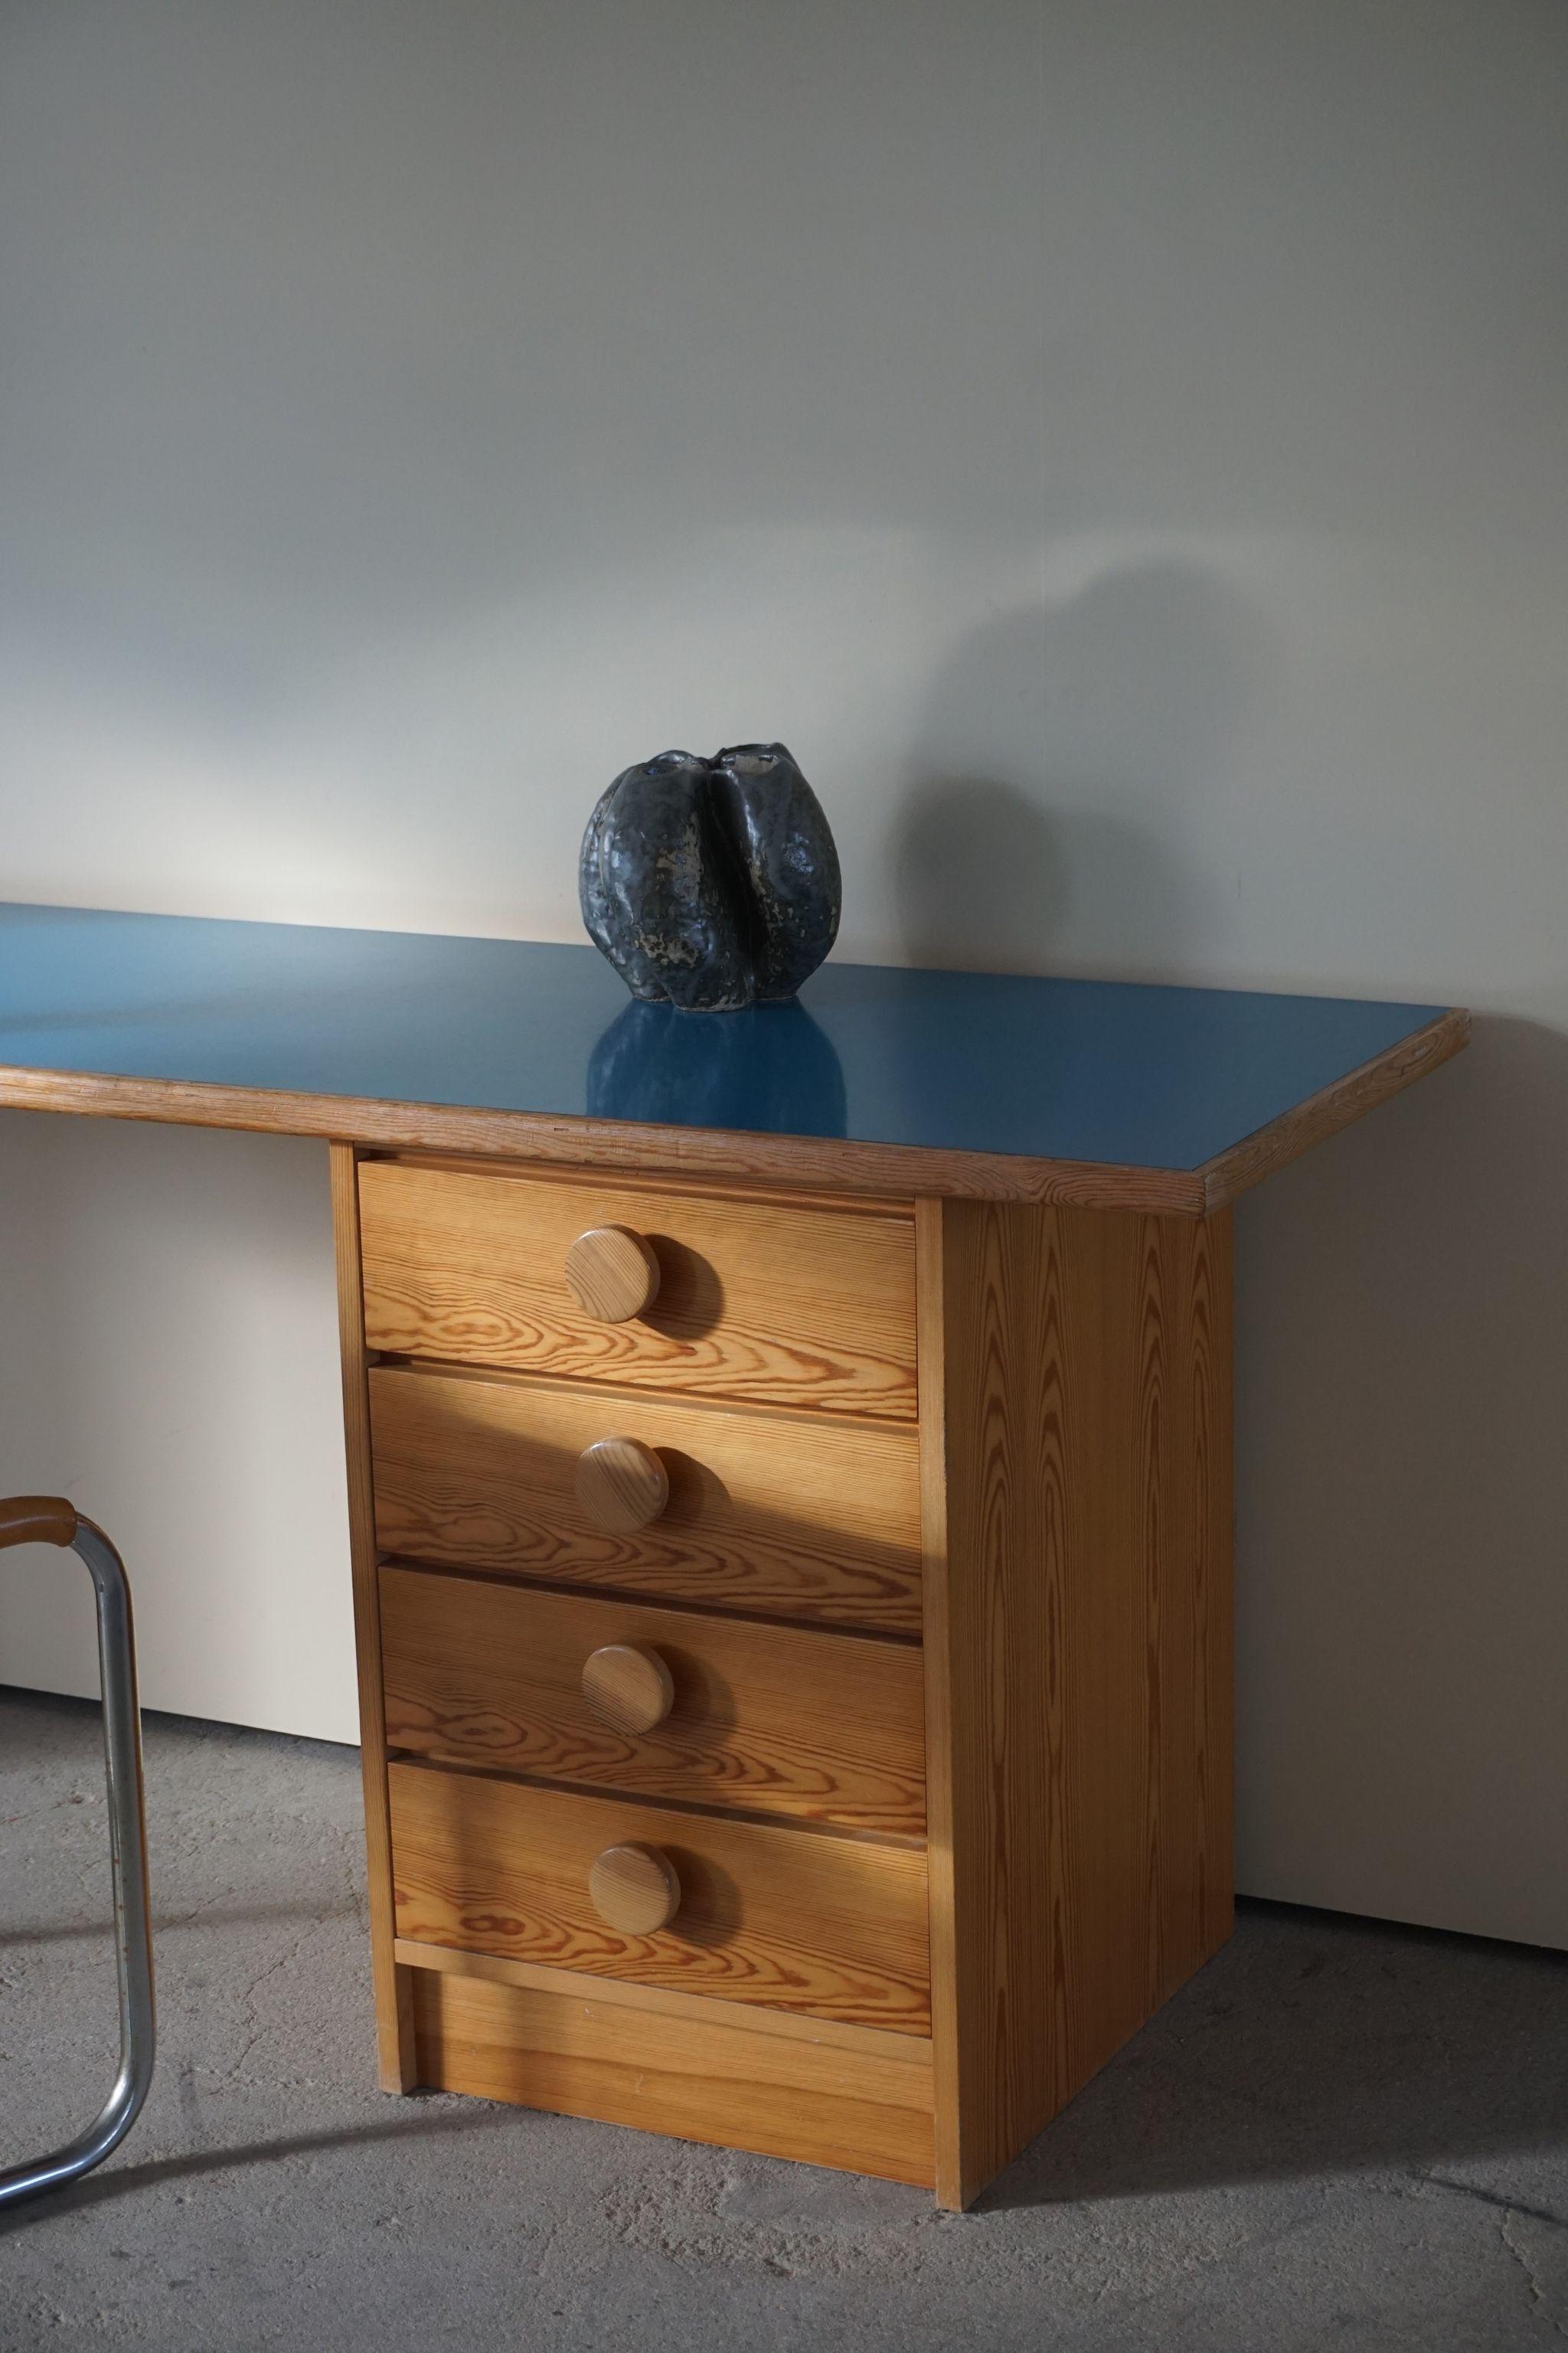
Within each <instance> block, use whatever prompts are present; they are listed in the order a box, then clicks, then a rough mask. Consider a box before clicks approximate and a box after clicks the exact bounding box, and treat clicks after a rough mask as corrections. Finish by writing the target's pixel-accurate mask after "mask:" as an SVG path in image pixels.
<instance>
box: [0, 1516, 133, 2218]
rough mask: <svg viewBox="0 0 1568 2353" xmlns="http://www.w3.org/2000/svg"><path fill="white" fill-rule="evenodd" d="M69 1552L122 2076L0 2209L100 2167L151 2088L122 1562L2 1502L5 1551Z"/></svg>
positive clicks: (24, 2171) (10, 2183) (16, 2175)
mask: <svg viewBox="0 0 1568 2353" xmlns="http://www.w3.org/2000/svg"><path fill="white" fill-rule="evenodd" d="M26 1543H42V1544H53V1545H60V1546H70V1547H71V1549H72V1550H73V1551H75V1552H76V1553H77V1554H78V1555H79V1557H80V1558H81V1560H83V1561H84V1562H85V1563H86V1565H87V1570H88V1574H89V1576H90V1577H91V1578H92V1585H93V1593H94V1597H95V1599H96V1601H97V1605H98V1665H99V1676H100V1683H101V1685H102V1690H103V1759H104V1767H105V1772H106V1775H107V1778H108V1783H109V1833H110V1860H111V1862H112V1867H113V1882H114V1947H115V1962H116V1967H117V1969H118V1973H119V1981H120V2073H119V2074H118V2075H117V2076H116V2078H115V2082H114V2088H113V2090H112V2091H111V2092H110V2094H109V2097H108V2099H107V2100H106V2101H105V2102H104V2105H103V2107H102V2109H101V2111H100V2114H99V2116H97V2117H96V2118H95V2119H94V2121H93V2122H92V2123H91V2124H90V2125H89V2126H87V2128H86V2130H85V2131H84V2132H80V2133H79V2134H78V2135H77V2137H76V2138H75V2139H74V2140H71V2141H68V2142H67V2143H66V2145H65V2147H63V2148H58V2149H56V2150H55V2152H54V2154H53V2155H52V2156H50V2157H41V2158H35V2159H34V2161H33V2162H32V2163H31V2164H28V2165H14V2166H11V2167H9V2168H6V2169H5V2170H3V2171H0V2210H3V2209H5V2207H8V2206H14V2205H16V2203H17V2201H18V2200H21V2199H24V2198H33V2197H37V2196H38V2195H40V2194H41V2193H42V2192H43V2191H45V2190H47V2189H61V2188H63V2187H64V2185H65V2184H66V2183H67V2182H69V2181H75V2180H77V2179H79V2176H80V2175H82V2174H84V2173H87V2172H89V2171H90V2170H91V2168H93V2167H94V2166H95V2165H99V2164H101V2163H102V2161H103V2159H104V2158H106V2157H107V2156H108V2155H109V2153H110V2149H112V2148H116V2147H118V2146H119V2144H120V2143H121V2141H122V2140H123V2139H124V2137H125V2136H126V2134H127V2133H128V2132H129V2131H130V2129H131V2127H132V2125H133V2124H134V2123H135V2121H136V2118H137V2116H138V2115H139V2114H140V2113H141V2108H142V2102H143V2101H144V2100H145V2099H146V2097H147V2094H148V2090H149V2088H150V2087H151V2084H152V2082H153V2052H154V2050H155V2047H156V2021H155V2016H154V2010H153V1927H152V1918H151V1914H150V1911H149V1907H148V1900H147V1834H146V1823H145V1815H144V1808H143V1799H142V1720H141V1716H140V1714H139V1712H138V1708H137V1701H136V1648H135V1640H134V1635H133V1632H132V1620H131V1588H130V1585H129V1583H128V1581H127V1579H126V1575H125V1566H124V1563H123V1562H122V1561H121V1557H120V1555H119V1554H118V1553H117V1552H116V1550H115V1548H114V1546H112V1545H111V1544H110V1541H109V1538H108V1537H107V1536H106V1535H104V1533H103V1531H102V1529H101V1528H100V1527H95V1526H94V1525H93V1523H92V1522H91V1521H90V1520H84V1519H82V1518H80V1517H79V1515H78V1514H77V1512H76V1511H75V1510H74V1508H73V1507H72V1505H70V1504H68V1503H64V1502H62V1501H60V1500H59V1499H58V1498H57V1497H54V1496H18V1497H16V1498H14V1499H13V1500H12V1501H11V1502H9V1503H0V1546H7V1545H17V1544H26Z"/></svg>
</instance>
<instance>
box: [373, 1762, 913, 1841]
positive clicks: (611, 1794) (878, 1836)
mask: <svg viewBox="0 0 1568 2353" xmlns="http://www.w3.org/2000/svg"><path fill="white" fill-rule="evenodd" d="M385 1754H386V1759H387V1762H388V1764H391V1765H396V1766H397V1767H399V1769H400V1770H402V1771H404V1772H419V1773H439V1774H441V1775H443V1776H444V1777H445V1778H449V1779H455V1780H458V1781H497V1782H500V1783H501V1784H503V1785H504V1787H506V1788H511V1789H551V1790H556V1791H559V1793H560V1794H561V1795H562V1796H563V1797H571V1798H592V1799H600V1800H603V1801H605V1803H614V1804H615V1805H617V1806H637V1807H639V1808H642V1809H644V1810H647V1812H648V1813H651V1814H664V1815H666V1816H668V1815H670V1814H672V1813H679V1814H690V1815H692V1816H693V1817H694V1818H695V1819H697V1820H702V1821H710V1822H742V1823H748V1824H750V1825H751V1826H752V1828H753V1829H756V1830H764V1831H781V1832H783V1833H784V1834H785V1835H787V1836H790V1837H794V1836H795V1834H796V1833H797V1832H798V1833H799V1834H800V1835H801V1836H802V1837H803V1838H819V1839H831V1840H832V1841H834V1842H835V1843H836V1844H841V1845H847V1846H869V1847H887V1848H891V1849H893V1850H894V1851H896V1852H898V1853H900V1854H923V1853H924V1852H925V1850H926V1841H925V1840H924V1839H923V1838H915V1837H913V1836H911V1835H910V1834H908V1833H906V1832H904V1831H861V1830H857V1829H855V1827H854V1826H853V1824H851V1823H847V1822H816V1821H802V1820H797V1819H796V1818H795V1817H794V1816H791V1817H790V1818H789V1819H788V1820H785V1819H784V1817H782V1816H780V1815H778V1814H768V1813H759V1812H758V1811H757V1810H755V1809H754V1808H753V1807H751V1806H712V1805H708V1804H706V1803H704V1801H703V1800H702V1799H700V1798H681V1799H679V1800H677V1799H673V1798H659V1797H648V1796H647V1795H645V1793H644V1792H643V1791H642V1790H640V1789H623V1788H614V1789H610V1788H605V1786H604V1785H603V1783H601V1782H595V1781H563V1780H559V1779H557V1778H554V1777H553V1776H552V1775H551V1774H548V1773H508V1772H506V1771H505V1770H504V1769H503V1768H502V1767H500V1766H498V1765H480V1764H472V1765H469V1764H462V1765H457V1764H451V1763H448V1762H447V1760H446V1759H445V1758H443V1757H419V1756H415V1755H413V1754H411V1753H410V1752H409V1751H408V1750H406V1749H403V1748H394V1747H392V1746H390V1745H389V1746H388V1747H387V1749H386V1751H385Z"/></svg>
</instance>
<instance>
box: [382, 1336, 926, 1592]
mask: <svg viewBox="0 0 1568 2353" xmlns="http://www.w3.org/2000/svg"><path fill="white" fill-rule="evenodd" d="M370 1409H371V1431H372V1453H373V1461H374V1475H375V1527H376V1541H377V1543H378V1544H379V1545H380V1546H381V1548H382V1550H383V1551H384V1552H389V1553H395V1554H398V1555H399V1556H404V1557H405V1558H408V1559H412V1560H422V1561H433V1562H436V1563H438V1564H447V1565H450V1566H451V1567H463V1568H484V1569H495V1570H506V1571H509V1572H515V1573H517V1574H519V1575H522V1576H532V1577H548V1578H551V1579H553V1580H554V1581H555V1582H557V1583H561V1584H572V1585H587V1586H610V1587H614V1588H616V1590H618V1591H624V1592H631V1593H638V1594H647V1595H649V1596H654V1597H658V1599H666V1600H670V1601H684V1602H694V1603H700V1604H711V1605H712V1606H713V1607H714V1608H717V1609H743V1610H747V1611H755V1612H757V1613H758V1614H760V1615H763V1616H773V1617H779V1618H802V1619H812V1620H820V1621H821V1622H823V1623H824V1624H829V1625H839V1626H864V1627H867V1628H868V1629H871V1630H882V1631H887V1632H894V1633H910V1634H913V1633H918V1632H919V1630H920V1623H921V1504H920V1457H919V1446H918V1441H917V1439H916V1435H915V1432H914V1430H912V1429H910V1430H904V1429H900V1428H897V1427H894V1426H891V1425H889V1424H886V1423H879V1424H871V1423H859V1424H857V1423H853V1422H850V1421H848V1420H830V1419H828V1418H827V1417H826V1416H805V1415H795V1416H786V1415H779V1416H777V1417H773V1416H770V1415H764V1414H760V1413H752V1412H737V1411H734V1410H726V1409H723V1408H721V1407H714V1406H698V1405H688V1404H684V1403H682V1402H680V1401H679V1400H677V1399H667V1398H654V1397H646V1398H645V1397H642V1396H639V1395H637V1394H633V1395H630V1396H627V1395H624V1394H623V1395H621V1396H617V1397H614V1398H611V1397H607V1396H605V1395H604V1394H603V1393H602V1392H600V1391H598V1390H595V1389H590V1388H579V1387H575V1386H574V1385H572V1384H570V1383H564V1382H562V1383H543V1382H537V1383H536V1382H531V1381H519V1380H515V1379H513V1380H498V1379H485V1378H484V1377H480V1376H475V1375H465V1374H462V1373H433V1372H422V1371H418V1370H416V1369H414V1368H413V1367H410V1366H377V1367H374V1369H373V1370H372V1372H371V1375H370ZM608 1437H629V1438H631V1439H633V1440H636V1441H637V1444H638V1445H639V1446H646V1447H647V1448H649V1449H651V1450H653V1451H655V1452H656V1453H657V1454H658V1458H659V1461H660V1462H661V1464H662V1465H663V1467H664V1470H665V1472H666V1474H667V1476H668V1502H667V1503H666V1504H665V1505H664V1507H663V1509H662V1511H661V1512H660V1513H659V1514H658V1516H657V1517H656V1518H655V1519H654V1520H653V1521H652V1522H651V1523H649V1524H648V1525H646V1526H643V1527H640V1528H637V1529H636V1530H635V1531H633V1532H632V1533H630V1534H618V1533H616V1531H614V1530H612V1529H609V1528H606V1527H605V1526H604V1525H602V1524H601V1523H600V1521H599V1520H598V1519H597V1518H596V1517H595V1515H594V1514H592V1513H591V1511H590V1510H589V1509H588V1508H587V1507H585V1506H584V1504H582V1503H581V1502H580V1501H579V1500H578V1496H577V1492H576V1482H577V1476H578V1465H579V1461H580V1459H581V1457H582V1455H583V1454H584V1451H585V1450H586V1449H587V1448H589V1447H590V1446H593V1445H594V1444H595V1442H596V1441H598V1440H601V1439H605V1438H608Z"/></svg>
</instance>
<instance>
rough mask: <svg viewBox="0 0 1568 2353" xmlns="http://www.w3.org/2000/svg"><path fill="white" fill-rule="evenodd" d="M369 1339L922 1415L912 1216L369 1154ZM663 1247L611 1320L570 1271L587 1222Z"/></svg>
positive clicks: (647, 1382)
mask: <svg viewBox="0 0 1568 2353" xmlns="http://www.w3.org/2000/svg"><path fill="white" fill-rule="evenodd" d="M360 1219H361V1234H362V1243H363V1263H364V1310H365V1339H366V1343H367V1345H369V1346H370V1347H372V1348H380V1349H384V1350H385V1351H387V1352H388V1353H390V1354H393V1355H396V1356H425V1357H435V1358H437V1359H442V1360H446V1361H448V1362H451V1363H454V1364H468V1365H488V1366H506V1367H508V1368H509V1369H510V1370H512V1371H518V1372H536V1373H548V1374H552V1375H556V1376H560V1377H567V1378H570V1379H574V1380H601V1381H612V1382H615V1383H616V1384H618V1385H621V1386H623V1387H630V1388H645V1387H646V1388H658V1389H661V1390H666V1391H668V1390H669V1389H682V1390H685V1391H687V1392H688V1393H689V1394H690V1395H693V1396H703V1397H726V1398H742V1399H749V1400H750V1401H751V1402H752V1403H754V1404H759V1405H787V1406H811V1407H816V1408H818V1409H822V1410H824V1411H826V1412H829V1413H837V1414H858V1413H869V1414H879V1415H883V1416H891V1417H895V1418H898V1419H905V1420H912V1419H914V1414H915V1307H914V1229H913V1225H912V1222H911V1220H910V1219H909V1218H907V1217H901V1216H896V1215H892V1214H877V1213H868V1212H860V1211H853V1210H839V1209H833V1208H810V1207H803V1208H792V1207H787V1206H781V1205H778V1204H774V1203H770V1202H766V1201H748V1200H743V1199H730V1200H726V1199H722V1198H717V1197H700V1196H698V1195H694V1194H683V1193H664V1192H646V1193H645V1192H638V1191H634V1190H629V1189H627V1190H621V1189H617V1188H616V1187H613V1186H608V1185H599V1184H596V1183H577V1184H561V1183H549V1182H546V1181H545V1180H543V1179H541V1178H534V1177H528V1176H502V1175H497V1176H486V1175H482V1174H475V1173H470V1172H469V1171H467V1170H447V1169H440V1168H429V1167H421V1166H406V1165H405V1164H403V1163H400V1162H396V1161H366V1162H365V1163H363V1165H362V1166H361V1169H360ZM605 1225H617V1226H627V1227H630V1228H631V1229H633V1230H634V1231H635V1232H637V1234H639V1235H640V1236H641V1237H642V1238H643V1240H645V1241H647V1243H648V1244H649V1246H650V1247H651V1249H652V1250H653V1252H654V1254H655V1256H656V1258H657V1260H658V1269H659V1287H658V1297H657V1298H656V1299H655V1300H654V1302H653V1303H652V1305H651V1306H650V1307H648V1308H647V1310H646V1312H645V1313H644V1314H642V1315H640V1316H635V1317H632V1318H631V1319H629V1320H628V1321H626V1322H625V1323H618V1324H617V1323H601V1322H598V1321H596V1320H595V1318H594V1317H593V1316H591V1315H587V1314H584V1311H583V1310H582V1308H581V1307H579V1305H578V1304H577V1303H576V1301H575V1299H574V1296H573V1294H572V1292H571V1291H570V1289H569V1288H568V1286H567V1282H566V1255H567V1252H568V1251H569V1250H570V1249H571V1247H572V1245H573V1243H574V1241H575V1240H577V1238H578V1237H579V1235H581V1234H582V1233H584V1231H585V1230H587V1229H590V1228H592V1227H596V1226H605Z"/></svg>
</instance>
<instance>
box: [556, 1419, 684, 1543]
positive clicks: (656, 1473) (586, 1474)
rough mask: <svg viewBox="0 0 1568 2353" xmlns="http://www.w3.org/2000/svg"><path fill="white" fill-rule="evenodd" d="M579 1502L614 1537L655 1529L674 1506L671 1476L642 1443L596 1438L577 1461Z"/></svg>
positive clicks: (598, 1524) (596, 1523)
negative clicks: (652, 1527) (670, 1489)
mask: <svg viewBox="0 0 1568 2353" xmlns="http://www.w3.org/2000/svg"><path fill="white" fill-rule="evenodd" d="M576 1483H577V1501H578V1502H579V1503H580V1504H582V1506H583V1509H584V1511H585V1512H586V1513H587V1514H588V1517H589V1518H590V1519H591V1520H592V1521H594V1522H595V1525H597V1526H599V1527H601V1528H608V1529H609V1530H610V1532H611V1534H612V1535H617V1536H629V1535H631V1534H632V1532H633V1530H634V1529H637V1528H648V1527H651V1526H652V1525H653V1524H654V1522H655V1520H657V1519H658V1515H659V1514H660V1513H661V1512H662V1511H663V1509H664V1507H665V1505H666V1504H668V1501H669V1473H668V1471H667V1470H666V1469H665V1467H664V1465H663V1463H662V1462H661V1461H659V1459H658V1455H657V1454H656V1453H655V1452H654V1451H653V1449H652V1447H651V1446H645V1445H644V1444H643V1442H642V1440H641V1439H640V1438H596V1439H595V1440H594V1443H593V1445H592V1446H590V1447H587V1448H585V1449H584V1451H583V1452H582V1453H581V1454H580V1455H579V1456H578V1457H577V1482H576Z"/></svg>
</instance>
